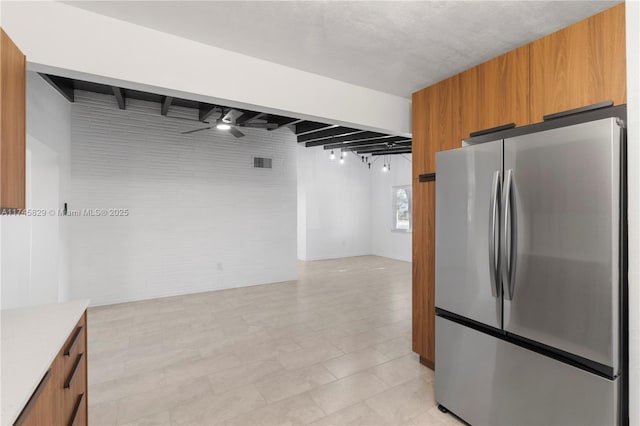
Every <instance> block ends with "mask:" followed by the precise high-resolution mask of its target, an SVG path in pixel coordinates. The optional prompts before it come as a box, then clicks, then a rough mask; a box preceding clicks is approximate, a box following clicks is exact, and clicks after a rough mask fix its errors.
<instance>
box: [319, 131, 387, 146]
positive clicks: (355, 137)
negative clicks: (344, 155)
mask: <svg viewBox="0 0 640 426" xmlns="http://www.w3.org/2000/svg"><path fill="white" fill-rule="evenodd" d="M381 137H385V138H386V137H389V135H385V134H384V133H378V132H368V131H366V132H365V131H361V132H359V133H352V134H350V135H345V136H336V137H334V138H331V141H330V142H331V143H332V144H337V143H339V142H340V143H341V142H353V141H360V140H364V139H373V138H381ZM325 149H326V148H325Z"/></svg>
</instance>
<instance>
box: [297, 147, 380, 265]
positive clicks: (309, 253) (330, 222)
mask: <svg viewBox="0 0 640 426" xmlns="http://www.w3.org/2000/svg"><path fill="white" fill-rule="evenodd" d="M303 145H304V144H301V146H299V147H298V194H299V197H300V200H299V205H298V221H299V222H298V241H299V242H300V243H301V244H302V246H301V247H299V249H298V256H299V258H300V259H301V260H319V259H334V258H338V257H349V256H362V255H368V254H371V210H370V209H371V201H370V200H371V198H370V185H371V179H370V171H369V170H368V169H367V167H366V166H365V165H364V164H362V163H361V162H360V160H359V158H357V157H356V156H355V155H353V154H352V155H349V156H348V157H346V158H345V162H344V164H340V162H339V157H340V152H338V151H336V159H335V160H333V161H331V160H330V159H329V151H325V150H323V148H322V147H314V148H305V147H304V146H303Z"/></svg>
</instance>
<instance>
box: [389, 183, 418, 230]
mask: <svg viewBox="0 0 640 426" xmlns="http://www.w3.org/2000/svg"><path fill="white" fill-rule="evenodd" d="M400 189H403V190H405V191H406V193H407V195H408V199H409V200H408V204H409V228H408V229H404V228H398V227H397V225H398V223H397V215H398V190H400ZM412 231H413V191H412V188H411V185H395V186H392V187H391V232H402V233H410V232H412Z"/></svg>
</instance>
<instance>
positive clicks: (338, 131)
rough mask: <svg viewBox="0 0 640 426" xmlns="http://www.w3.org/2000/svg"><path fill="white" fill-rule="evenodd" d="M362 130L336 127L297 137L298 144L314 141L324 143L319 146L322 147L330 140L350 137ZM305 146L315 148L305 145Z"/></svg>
mask: <svg viewBox="0 0 640 426" xmlns="http://www.w3.org/2000/svg"><path fill="white" fill-rule="evenodd" d="M360 132H362V130H358V129H352V128H351V127H342V126H336V127H332V128H330V129H326V130H318V131H317V132H311V133H306V134H304V135H299V136H298V142H312V141H313V142H315V141H321V140H322V141H324V142H322V143H320V144H319V145H324V144H325V143H331V141H330V140H328V139H330V138H333V137H336V136H344V135H350V134H354V133H360ZM305 146H315V145H309V144H306V145H305Z"/></svg>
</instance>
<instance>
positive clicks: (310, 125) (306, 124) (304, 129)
mask: <svg viewBox="0 0 640 426" xmlns="http://www.w3.org/2000/svg"><path fill="white" fill-rule="evenodd" d="M330 127H336V126H335V125H333V124H325V123H316V122H315V121H302V122H300V123H298V124H296V129H295V134H296V135H302V134H305V133H309V132H315V131H317V130H322V129H328V128H330Z"/></svg>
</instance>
